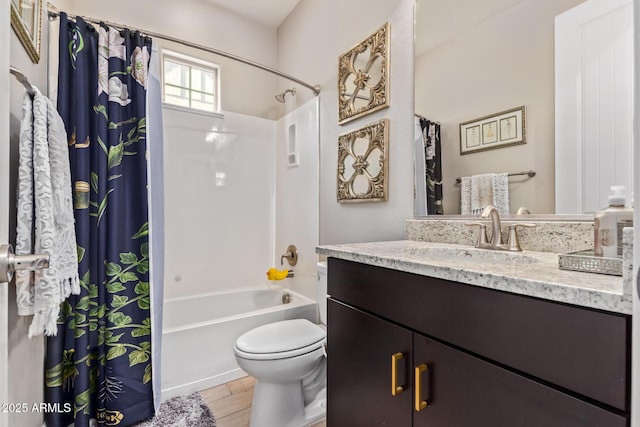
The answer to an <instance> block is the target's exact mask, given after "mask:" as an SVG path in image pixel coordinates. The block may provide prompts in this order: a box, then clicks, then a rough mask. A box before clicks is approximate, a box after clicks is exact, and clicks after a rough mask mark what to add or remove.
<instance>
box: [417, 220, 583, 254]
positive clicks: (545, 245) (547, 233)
mask: <svg viewBox="0 0 640 427" xmlns="http://www.w3.org/2000/svg"><path fill="white" fill-rule="evenodd" d="M512 217H513V215H512ZM478 219H479V218H478V216H467V217H462V218H457V219H428V220H421V219H409V220H407V221H406V223H405V238H406V239H407V240H416V241H424V242H437V243H453V244H461V245H471V246H473V245H475V244H476V242H477V241H478V228H477V227H467V226H466V225H465V224H466V223H469V222H478ZM518 221H519V222H522V221H525V222H533V223H535V224H536V227H535V228H524V229H519V230H518V237H519V238H520V246H521V247H522V249H525V250H530V251H537V252H554V253H569V252H576V251H581V250H585V249H592V248H593V220H591V221H587V220H582V221H577V220H576V221H573V220H570V221H569V220H568V221H545V220H539V219H536V218H534V216H533V215H531V216H529V215H527V216H524V217H523V218H519V219H518ZM513 223H515V221H514V220H512V219H511V218H503V219H502V236H503V237H504V238H505V240H506V237H507V235H508V231H509V225H511V224H513ZM492 232H493V231H492V228H491V223H490V222H488V221H487V233H488V234H489V235H491V233H492Z"/></svg>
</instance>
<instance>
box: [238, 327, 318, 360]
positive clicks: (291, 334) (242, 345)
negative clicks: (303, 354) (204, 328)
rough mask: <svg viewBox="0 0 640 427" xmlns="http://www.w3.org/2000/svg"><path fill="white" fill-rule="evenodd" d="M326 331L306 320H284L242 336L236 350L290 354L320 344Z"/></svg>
mask: <svg viewBox="0 0 640 427" xmlns="http://www.w3.org/2000/svg"><path fill="white" fill-rule="evenodd" d="M325 337H326V331H325V330H324V329H322V328H320V327H319V326H318V325H314V324H313V323H311V322H309V321H308V320H306V319H293V320H284V321H281V322H275V323H269V324H267V325H263V326H259V327H257V328H255V329H252V330H250V331H249V332H247V333H245V334H243V335H241V336H240V338H238V339H237V341H236V348H237V349H238V350H241V351H243V352H245V353H255V354H270V353H282V352H290V351H292V350H296V349H300V348H304V347H309V346H311V345H313V344H315V343H319V342H321V341H322V340H324V339H325Z"/></svg>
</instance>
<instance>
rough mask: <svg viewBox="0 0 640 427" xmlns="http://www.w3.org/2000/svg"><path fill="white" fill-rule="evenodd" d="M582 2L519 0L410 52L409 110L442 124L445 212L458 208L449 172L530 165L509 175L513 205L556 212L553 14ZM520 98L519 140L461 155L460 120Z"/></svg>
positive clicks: (515, 102) (514, 104)
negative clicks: (524, 174)
mask: <svg viewBox="0 0 640 427" xmlns="http://www.w3.org/2000/svg"><path fill="white" fill-rule="evenodd" d="M582 1H583V0H556V1H544V2H541V1H539V0H524V1H522V2H520V3H518V4H516V5H515V6H513V7H511V8H509V9H507V10H506V11H504V12H502V13H499V14H498V15H495V16H493V17H491V18H489V19H486V20H484V21H482V22H480V23H479V24H477V25H476V26H474V27H471V28H468V29H466V30H465V31H464V32H462V33H460V34H459V35H457V36H455V37H453V38H451V39H449V40H447V41H445V42H444V43H442V44H440V45H438V46H436V47H434V48H433V49H431V50H430V51H427V52H426V53H424V54H423V55H420V56H419V57H418V58H416V82H415V85H416V113H418V114H421V115H423V116H426V117H427V118H429V119H431V120H435V121H439V122H441V124H442V128H441V132H442V134H441V136H442V140H441V141H442V177H443V193H444V196H443V202H444V212H445V214H455V213H460V186H459V185H455V178H456V177H459V176H467V175H472V174H479V173H489V172H519V171H526V170H529V169H533V170H535V171H536V172H537V175H536V176H535V177H534V178H532V179H528V180H527V179H521V178H513V179H510V202H511V203H510V204H511V208H512V210H515V209H517V208H518V207H519V206H526V207H528V208H529V210H530V211H531V212H532V213H553V212H555V209H554V191H555V190H554V188H555V187H554V183H555V180H554V175H555V170H554V166H555V163H554V130H555V127H554V56H553V54H554V48H553V44H554V38H553V34H554V27H553V22H554V21H553V19H554V17H555V16H556V15H558V14H559V13H561V12H563V11H565V10H567V9H570V8H571V7H573V6H575V5H577V4H579V3H581V2H582ZM420 7H423V5H422V4H421V5H420ZM460 13H465V11H460ZM422 25H428V23H425V22H421V23H417V31H420V26H422ZM520 105H525V106H526V108H527V110H526V113H527V116H526V120H527V124H526V126H527V129H526V132H527V143H526V144H525V145H518V146H513V147H505V148H500V149H496V150H490V151H485V152H481V153H473V154H467V155H464V156H461V155H460V131H459V124H460V123H462V122H466V121H469V120H473V119H475V118H478V117H483V116H486V115H489V114H493V113H497V112H500V111H503V110H507V109H510V108H512V107H518V106H520Z"/></svg>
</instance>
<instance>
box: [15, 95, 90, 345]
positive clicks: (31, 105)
mask: <svg viewBox="0 0 640 427" xmlns="http://www.w3.org/2000/svg"><path fill="white" fill-rule="evenodd" d="M22 115H23V116H22V122H21V124H20V149H19V151H20V166H19V171H18V220H17V241H16V254H18V255H26V254H31V253H40V254H48V255H49V268H48V269H45V270H39V271H35V272H26V271H18V272H16V294H17V295H16V296H17V298H16V299H17V305H18V314H19V315H21V316H28V315H33V320H32V322H31V326H30V327H29V338H31V337H33V336H36V335H42V334H43V333H44V334H45V335H48V336H52V335H56V334H57V330H58V329H57V324H56V321H57V318H58V314H59V311H60V303H61V302H62V301H64V300H65V299H66V298H67V297H68V296H69V295H70V294H72V293H73V294H76V295H77V294H79V293H80V281H79V277H78V257H77V249H76V235H75V229H74V217H73V201H72V192H71V170H70V167H69V154H68V146H67V134H66V132H65V129H64V123H63V122H62V119H61V118H60V116H59V115H58V113H57V111H56V109H55V107H54V105H53V104H52V103H51V101H49V100H48V99H47V98H46V97H45V96H43V95H42V94H41V93H40V91H39V90H38V89H37V88H36V89H35V95H34V97H33V99H31V97H30V96H29V94H25V98H24V102H23V106H22ZM34 200H35V208H34ZM34 237H35V244H34V242H33V240H34Z"/></svg>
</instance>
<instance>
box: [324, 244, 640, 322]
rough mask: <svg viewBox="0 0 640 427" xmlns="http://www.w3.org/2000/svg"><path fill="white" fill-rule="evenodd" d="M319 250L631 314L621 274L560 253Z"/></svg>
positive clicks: (395, 247)
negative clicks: (567, 261) (590, 269)
mask: <svg viewBox="0 0 640 427" xmlns="http://www.w3.org/2000/svg"><path fill="white" fill-rule="evenodd" d="M316 252H317V253H318V254H320V255H325V256H327V257H335V258H340V259H344V260H348V261H355V262H359V263H362V264H369V265H375V266H378V267H384V268H390V269H393V270H399V271H405V272H408V273H414V274H419V275H422V276H429V277H435V278H440V279H445V280H451V281H454V282H460V283H466V284H469V285H474V286H481V287H484V288H490V289H496V290H500V291H506V292H511V293H515V294H520V295H528V296H532V297H536V298H542V299H546V300H551V301H558V302H563V303H568V304H573V305H579V306H583V307H591V308H596V309H600V310H606V311H611V312H616V313H624V314H631V313H632V308H633V307H632V299H631V296H630V295H625V294H624V292H623V281H622V277H619V276H608V275H604V274H593V273H582V272H577V271H567V270H560V269H559V268H558V255H557V254H554V253H549V252H533V251H523V252H520V253H515V254H513V253H510V252H504V251H491V250H486V249H476V248H473V247H469V246H463V245H455V244H449V243H434V242H422V241H413V240H399V241H390V242H373V243H353V244H341V245H325V246H319V247H318V248H317V249H316Z"/></svg>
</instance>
